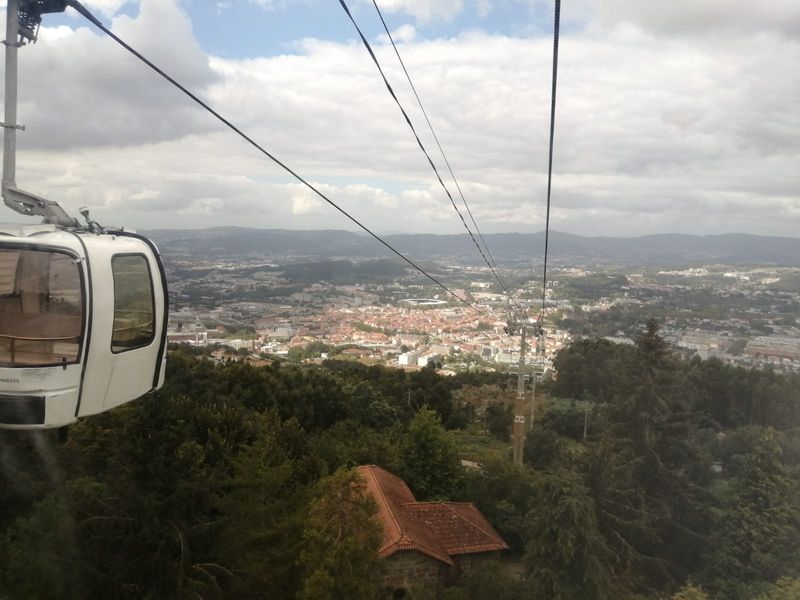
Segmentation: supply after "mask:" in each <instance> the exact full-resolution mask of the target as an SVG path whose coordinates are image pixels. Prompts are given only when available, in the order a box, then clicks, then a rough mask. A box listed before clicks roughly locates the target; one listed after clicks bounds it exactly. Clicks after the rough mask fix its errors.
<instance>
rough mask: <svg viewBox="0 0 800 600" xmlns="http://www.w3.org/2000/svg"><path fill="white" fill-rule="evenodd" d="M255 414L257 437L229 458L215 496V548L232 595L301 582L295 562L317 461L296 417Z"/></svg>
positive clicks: (275, 594) (285, 592)
mask: <svg viewBox="0 0 800 600" xmlns="http://www.w3.org/2000/svg"><path fill="white" fill-rule="evenodd" d="M254 420H255V422H256V426H257V428H258V433H257V437H256V439H255V440H254V441H253V442H252V443H250V444H248V445H247V446H245V447H244V448H243V449H242V450H241V452H239V454H238V455H237V456H236V458H235V459H234V460H233V473H232V476H231V479H230V482H229V484H228V485H227V486H225V490H224V493H223V494H221V495H220V496H219V499H218V501H217V508H218V510H219V511H220V514H221V520H222V529H221V531H220V537H219V542H218V554H219V556H220V557H221V560H223V561H225V563H226V565H227V566H228V567H229V568H230V571H231V573H232V579H233V581H232V583H231V585H230V594H231V595H233V596H235V597H239V598H254V597H259V596H262V597H263V596H266V597H270V598H288V597H292V596H294V595H295V594H296V592H297V591H298V589H299V586H300V578H299V574H298V572H297V569H296V568H295V566H296V563H297V560H298V558H299V553H300V544H301V542H302V531H303V519H304V517H305V511H306V509H307V503H308V499H309V498H308V496H309V493H308V492H309V487H310V483H311V480H312V478H313V477H314V475H316V470H317V465H316V464H315V462H316V461H315V459H314V457H313V455H311V453H310V452H309V451H308V450H309V448H308V447H307V436H305V435H304V433H303V432H302V430H300V428H299V427H297V425H296V423H294V422H291V423H286V424H284V423H281V422H280V419H279V418H278V417H277V415H276V414H274V413H267V414H265V415H257V416H255V417H254Z"/></svg>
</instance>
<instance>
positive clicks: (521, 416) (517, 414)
mask: <svg viewBox="0 0 800 600" xmlns="http://www.w3.org/2000/svg"><path fill="white" fill-rule="evenodd" d="M520 329H521V331H520V346H519V373H518V374H517V402H516V404H515V406H514V445H513V451H512V455H513V460H514V464H515V465H521V464H522V450H523V442H524V440H525V333H526V331H525V330H526V327H525V323H523V324H522V327H521V328H520Z"/></svg>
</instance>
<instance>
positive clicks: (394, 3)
mask: <svg viewBox="0 0 800 600" xmlns="http://www.w3.org/2000/svg"><path fill="white" fill-rule="evenodd" d="M378 5H379V6H380V8H381V10H383V11H386V12H389V13H396V12H401V13H404V14H407V15H411V16H412V17H414V18H415V19H416V20H417V21H419V22H420V23H429V22H431V21H436V20H444V21H450V20H452V19H454V18H455V17H456V16H458V15H459V14H461V12H462V11H463V10H464V2H463V0H381V1H380V2H379V3H378Z"/></svg>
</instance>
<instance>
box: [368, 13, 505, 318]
mask: <svg viewBox="0 0 800 600" xmlns="http://www.w3.org/2000/svg"><path fill="white" fill-rule="evenodd" d="M372 4H373V6H374V7H375V10H376V11H377V13H378V17H380V20H381V23H382V24H383V29H384V31H385V32H386V35H387V36H388V37H389V41H390V42H391V44H392V48H394V53H395V54H396V55H397V60H398V61H400V66H401V67H403V73H405V75H406V79H408V85H410V86H411V91H412V92H414V97H415V98H416V99H417V104H418V105H419V108H420V110H421V111H422V115H423V116H424V117H425V122H426V123H427V124H428V129H430V130H431V135H433V139H434V140H436V146H437V147H438V148H439V152H440V153H441V155H442V159H443V160H444V164H445V165H447V170H448V171H449V172H450V176H451V177H452V178H453V183H455V185H456V189H457V190H458V194H459V196H461V200H462V201H463V202H464V207H465V208H466V209H467V214H469V218H470V220H471V221H472V225H473V226H474V227H475V232H476V233H477V234H478V237H479V238H480V240H481V242H482V243H483V247H484V248H485V249H486V254H488V255H489V260H490V261H491V263H492V265H493V266H494V268H495V269H499V267H498V266H497V262H495V260H494V256H492V251H491V250H490V249H489V244H487V243H486V240H485V239H484V238H483V234H482V233H481V230H480V228H479V227H478V224H477V223H476V222H475V217H474V216H473V215H472V210H470V208H469V204H468V203H467V199H466V198H465V197H464V192H463V191H461V185H460V184H459V183H458V179H456V174H455V173H454V172H453V167H452V166H450V161H449V160H448V159H447V155H446V154H445V153H444V148H442V144H441V142H440V141H439V136H438V135H436V131H434V129H433V125H432V124H431V120H430V119H429V118H428V112H427V111H426V110H425V107H424V106H423V105H422V99H421V98H420V97H419V94H418V93H417V88H416V86H415V85H414V82H413V81H412V80H411V75H410V74H409V72H408V69H406V64H405V62H404V61H403V58H402V57H401V56H400V51H399V50H398V49H397V44H395V42H394V38H393V37H392V33H391V32H390V31H389V27H388V25H386V20H385V19H384V18H383V13H382V12H381V9H380V7H378V3H377V2H376V0H372ZM500 280H501V285H502V287H503V289H504V290H505V291H506V293H508V289H507V288H506V286H505V282H504V281H503V278H502V277H501V278H500ZM509 299H511V295H510V294H509ZM512 302H513V299H512Z"/></svg>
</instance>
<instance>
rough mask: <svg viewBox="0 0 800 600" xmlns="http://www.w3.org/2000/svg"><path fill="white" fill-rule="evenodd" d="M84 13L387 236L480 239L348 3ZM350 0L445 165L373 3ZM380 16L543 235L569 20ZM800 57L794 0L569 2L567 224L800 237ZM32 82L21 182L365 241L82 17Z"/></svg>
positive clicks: (59, 33)
mask: <svg viewBox="0 0 800 600" xmlns="http://www.w3.org/2000/svg"><path fill="white" fill-rule="evenodd" d="M3 4H4V3H3ZM84 4H85V5H86V6H88V7H89V8H90V9H91V10H93V11H94V12H95V13H96V14H97V15H98V16H99V17H100V18H101V19H102V20H103V21H104V22H105V23H107V24H109V25H111V26H112V29H113V30H114V31H115V32H116V33H117V34H119V35H120V36H122V37H123V38H124V39H126V40H127V41H128V42H130V43H131V44H132V45H134V46H135V47H137V48H138V49H140V50H141V51H142V52H143V53H144V54H145V55H147V56H148V57H149V58H151V59H152V60H153V61H154V62H155V63H157V64H159V65H160V66H162V67H163V68H164V69H165V70H166V71H168V72H169V73H171V74H172V75H173V76H174V77H175V78H176V79H178V80H180V81H181V82H182V83H184V84H185V85H186V86H187V87H189V88H191V89H192V90H194V91H196V92H197V94H198V95H199V96H201V97H202V98H204V99H205V100H207V101H208V102H209V103H210V104H212V105H213V106H214V107H215V108H217V109H218V110H219V111H220V112H222V113H223V114H224V115H225V116H227V117H228V118H229V119H230V120H231V121H233V122H234V123H235V124H236V125H238V126H239V127H240V128H242V129H243V130H245V131H246V132H247V133H249V134H250V135H251V136H252V137H253V138H255V139H256V140H257V141H259V142H260V143H261V144H262V145H264V146H265V147H266V148H267V149H268V150H269V151H270V152H272V153H274V154H275V155H276V156H277V157H279V158H280V159H281V160H283V161H284V162H286V163H287V164H288V165H290V166H291V167H292V168H294V169H296V170H297V171H298V172H299V173H300V174H302V175H303V176H305V177H306V178H308V179H309V180H311V181H312V182H314V183H315V184H317V185H318V186H319V187H320V188H321V189H322V190H323V191H325V192H326V193H328V194H329V196H330V197H331V198H332V199H334V200H335V201H337V202H339V203H340V204H341V205H342V206H343V207H344V208H346V209H347V210H349V211H351V212H352V213H353V214H354V215H355V216H356V217H358V218H359V219H361V220H362V221H363V222H364V223H365V224H367V225H368V226H370V227H372V228H373V229H375V230H377V231H379V232H389V233H391V232H434V233H461V232H463V231H464V230H463V226H462V225H461V222H460V220H459V219H458V217H457V215H456V214H455V212H454V211H453V210H452V207H451V206H450V203H449V200H448V199H447V197H446V195H445V194H444V192H443V191H442V189H441V188H440V187H439V185H438V183H437V182H436V180H435V178H434V175H433V173H432V171H431V170H430V168H429V166H428V165H427V162H426V160H425V158H424V156H423V155H422V154H421V152H420V151H419V149H418V147H417V146H416V143H415V141H414V139H413V137H412V135H411V132H410V131H409V129H408V127H407V126H406V124H405V122H404V121H403V120H402V118H401V115H400V113H399V111H398V109H397V107H396V105H395V104H394V103H393V101H392V100H391V98H390V96H389V95H388V93H387V92H386V89H385V87H384V85H383V83H382V82H381V80H380V79H379V77H378V73H377V70H376V68H375V66H374V64H372V62H371V61H370V59H369V56H368V54H367V53H366V51H365V50H364V48H363V47H362V45H361V44H360V42H357V41H356V39H357V36H356V32H355V30H354V29H353V27H352V25H351V24H350V22H349V21H348V20H347V17H346V15H345V14H344V12H343V11H342V9H341V7H340V6H339V3H338V1H337V0H229V1H226V2H216V1H212V0H140V1H137V0H84ZM350 4H351V9H352V11H353V14H354V17H355V18H356V20H357V21H358V22H359V24H360V25H361V27H362V28H363V29H364V31H365V33H366V35H367V37H368V38H369V39H370V41H371V42H373V43H374V47H375V49H376V53H377V56H378V58H379V60H380V61H381V63H382V65H383V67H384V69H385V71H386V73H387V75H388V77H389V78H390V81H391V82H392V84H393V85H394V88H395V89H396V91H397V93H398V96H399V97H400V99H401V101H402V102H403V103H404V105H405V107H406V109H407V110H408V112H409V114H410V116H411V119H412V120H413V121H414V122H415V124H416V125H417V128H418V130H419V131H420V133H421V135H422V138H423V142H424V143H425V145H426V146H427V147H428V149H429V151H430V152H431V154H432V156H433V158H434V161H435V162H436V163H437V165H439V166H440V168H441V170H442V172H443V173H444V172H445V171H444V169H445V168H444V166H443V162H442V160H441V157H440V156H439V155H438V154H437V153H436V147H435V144H434V142H433V139H432V137H431V135H430V132H429V131H427V128H426V126H425V123H424V120H423V119H422V115H421V113H420V111H419V109H418V107H417V106H416V103H415V101H414V99H413V96H412V94H411V91H410V89H409V88H408V85H407V83H405V80H404V77H403V74H402V71H401V69H400V66H399V64H398V62H397V59H396V57H395V56H394V54H393V51H392V49H391V46H389V45H388V44H387V40H386V39H385V37H384V36H383V35H382V28H381V25H380V21H379V20H378V17H377V14H376V12H375V9H374V7H373V6H372V3H371V0H350ZM379 5H380V6H381V8H382V10H383V11H384V15H385V17H386V19H387V22H388V24H389V27H390V28H391V29H392V30H393V32H394V33H393V35H394V36H395V38H396V39H397V40H398V41H399V42H400V44H399V47H400V52H401V54H402V55H403V57H404V60H405V61H406V64H407V66H408V69H409V71H410V73H411V75H412V77H413V78H414V80H415V84H416V86H417V89H418V91H419V93H420V96H421V97H422V100H423V102H424V103H425V106H426V109H427V110H428V113H429V116H430V118H431V121H432V122H433V125H434V127H435V128H436V130H437V133H438V135H439V138H440V140H441V142H442V144H443V146H444V148H445V151H446V152H447V154H448V158H449V159H450V162H451V164H452V165H453V168H454V170H455V172H456V175H457V177H458V179H459V183H460V185H461V188H462V190H463V191H464V194H465V196H466V198H467V201H468V202H469V203H470V207H471V209H472V212H473V214H474V216H475V218H476V220H477V222H478V225H479V227H480V228H481V230H482V232H483V233H496V232H506V231H522V232H531V231H540V230H542V229H543V224H544V218H545V210H544V198H545V192H546V168H547V134H548V120H549V90H550V70H551V58H552V38H551V35H552V5H551V4H550V3H542V2H539V0H379ZM68 10H69V9H68ZM798 65H800V3H799V2H797V1H796V0H772V1H770V2H753V1H752V0H724V1H723V0H671V1H670V2H641V1H637V0H565V3H564V5H563V14H562V36H561V56H560V65H559V91H558V100H559V102H558V110H557V117H556V149H555V159H554V179H553V199H552V202H553V207H552V226H553V227H554V228H555V229H558V230H561V231H568V232H572V233H578V234H584V235H624V236H633V235H641V234H648V233H658V232H680V233H698V234H708V233H726V232H746V233H758V234H773V235H788V236H800V108H798V107H800V68H798ZM20 79H21V81H20V109H19V110H20V121H21V122H22V123H24V124H25V125H26V127H27V131H26V132H24V133H21V134H20V142H19V148H20V152H19V156H18V172H17V182H18V184H19V185H20V186H21V187H23V188H24V189H28V190H30V191H32V192H34V193H38V194H40V195H44V196H46V197H49V198H52V199H54V200H58V201H60V202H62V203H63V204H64V205H65V206H66V207H67V208H68V209H69V210H70V211H71V212H73V213H76V212H77V208H78V207H79V206H81V205H87V206H89V207H90V208H91V209H92V211H93V215H94V216H95V218H97V219H98V220H99V221H100V222H105V223H113V224H119V225H127V226H131V227H139V228H154V227H175V228H188V227H210V226H216V225H241V226H256V227H280V228H291V229H318V228H329V229H353V226H352V225H351V224H350V223H349V222H348V221H346V220H345V219H344V218H343V217H342V216H340V215H339V214H338V213H336V212H335V211H334V210H333V209H331V208H330V207H328V206H327V205H324V204H322V203H320V202H318V201H317V200H315V199H314V198H313V196H312V195H311V194H310V193H309V192H307V191H306V190H305V189H304V188H303V187H302V186H300V185H298V184H297V183H295V182H293V181H292V180H291V179H290V178H289V177H288V176H286V175H285V174H284V173H283V172H282V171H281V170H280V169H279V168H278V167H276V166H275V165H273V164H271V163H270V162H268V161H267V160H265V159H264V158H263V157H261V155H259V154H258V153H256V152H255V151H254V150H253V148H252V147H250V146H248V145H247V144H246V143H245V142H243V141H242V140H241V139H239V138H237V137H236V136H235V135H234V134H232V133H231V132H230V131H228V130H226V129H224V128H223V126H222V125H221V124H220V123H219V122H217V121H215V120H214V119H213V118H212V117H210V116H209V115H208V114H207V113H205V112H204V111H202V110H200V109H199V108H198V107H197V106H196V105H194V104H193V103H191V102H190V101H189V100H188V99H187V98H186V97H184V96H182V95H181V94H180V93H178V92H177V91H176V90H175V89H174V88H172V87H170V86H169V85H168V84H167V83H166V82H164V81H163V80H161V79H159V78H158V77H157V76H156V75H154V74H153V73H152V72H150V71H148V70H147V69H146V68H145V67H144V66H143V65H142V64H141V63H139V62H137V61H136V60H135V59H134V58H133V57H132V56H130V55H129V54H127V53H125V52H124V51H123V50H122V49H121V48H119V47H118V46H117V45H116V44H114V43H113V42H112V41H111V40H110V39H107V38H104V37H102V36H101V34H100V33H99V32H98V31H96V30H94V29H92V28H91V27H90V26H89V25H88V24H87V23H86V22H85V21H84V20H83V19H82V18H81V17H79V16H78V15H76V14H75V13H74V12H72V11H69V12H68V13H67V14H64V15H57V16H48V17H46V20H45V25H44V26H43V27H42V29H41V31H40V35H39V42H38V43H37V44H36V45H34V46H28V47H25V48H23V49H22V50H21V51H20ZM446 183H447V184H448V186H449V187H450V188H451V189H452V191H453V194H454V195H455V194H456V192H455V187H454V185H453V184H452V181H450V180H449V179H446ZM8 218H9V213H8V212H7V213H6V219H8Z"/></svg>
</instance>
